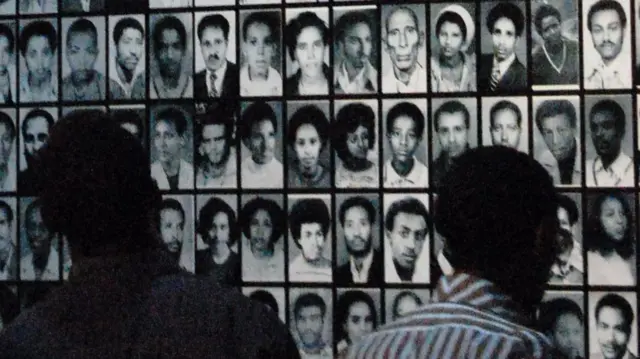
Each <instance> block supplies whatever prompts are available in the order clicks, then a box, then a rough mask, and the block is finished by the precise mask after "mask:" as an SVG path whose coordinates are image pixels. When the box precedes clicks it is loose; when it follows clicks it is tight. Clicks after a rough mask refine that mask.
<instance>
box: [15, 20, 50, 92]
mask: <svg viewBox="0 0 640 359" xmlns="http://www.w3.org/2000/svg"><path fill="white" fill-rule="evenodd" d="M57 27H58V21H57V20H55V19H22V20H21V21H20V37H19V39H18V47H19V50H20V55H21V56H20V61H19V65H20V68H19V72H20V81H19V89H20V90H19V91H20V97H19V99H20V102H21V103H29V102H56V101H58V74H59V70H58V28H57Z"/></svg>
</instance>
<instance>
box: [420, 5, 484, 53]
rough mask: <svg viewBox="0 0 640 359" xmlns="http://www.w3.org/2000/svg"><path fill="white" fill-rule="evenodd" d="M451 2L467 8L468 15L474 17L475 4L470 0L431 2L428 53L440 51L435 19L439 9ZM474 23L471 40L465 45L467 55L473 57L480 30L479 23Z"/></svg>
mask: <svg viewBox="0 0 640 359" xmlns="http://www.w3.org/2000/svg"><path fill="white" fill-rule="evenodd" d="M452 4H456V5H460V6H462V7H463V8H465V10H467V12H469V15H471V18H472V19H474V20H475V19H476V4H475V3H472V2H471V3H470V2H462V1H458V2H454V3H452V2H447V3H433V4H431V5H430V11H431V15H430V18H431V20H430V32H429V34H430V35H429V36H430V40H431V49H430V52H429V54H430V55H434V54H438V53H439V51H440V45H439V44H438V34H437V33H436V21H437V17H438V13H439V12H440V10H442V9H444V8H445V7H447V6H449V5H452ZM475 25H476V33H475V34H474V36H473V40H472V41H471V43H470V44H469V46H468V47H467V51H466V53H467V55H471V56H473V57H475V55H476V46H477V42H478V31H480V29H479V28H478V27H479V26H480V25H479V24H478V23H475Z"/></svg>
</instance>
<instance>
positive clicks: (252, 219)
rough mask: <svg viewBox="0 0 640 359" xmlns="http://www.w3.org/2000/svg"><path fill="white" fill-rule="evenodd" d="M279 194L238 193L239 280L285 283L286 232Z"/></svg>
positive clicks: (284, 213) (281, 197) (281, 200)
mask: <svg viewBox="0 0 640 359" xmlns="http://www.w3.org/2000/svg"><path fill="white" fill-rule="evenodd" d="M283 203H284V198H283V196H282V195H272V194H264V195H259V196H256V195H246V194H243V195H242V197H241V206H242V207H241V208H242V209H241V210H240V214H239V216H238V217H239V223H240V231H241V232H242V244H241V246H242V248H241V252H240V253H241V254H242V280H243V281H244V282H281V283H284V278H285V276H284V261H285V255H284V248H285V245H284V241H285V235H286V232H287V228H286V224H285V223H286V220H285V216H287V215H288V212H287V211H286V210H285V208H284V206H283Z"/></svg>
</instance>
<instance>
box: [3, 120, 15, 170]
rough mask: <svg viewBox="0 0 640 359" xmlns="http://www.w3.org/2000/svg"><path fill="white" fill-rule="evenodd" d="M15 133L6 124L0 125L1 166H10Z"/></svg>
mask: <svg viewBox="0 0 640 359" xmlns="http://www.w3.org/2000/svg"><path fill="white" fill-rule="evenodd" d="M13 140H14V133H12V129H11V128H8V126H7V125H6V124H4V123H0V166H5V165H8V164H9V157H10V156H11V152H12V151H13Z"/></svg>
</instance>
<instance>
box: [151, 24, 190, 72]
mask: <svg viewBox="0 0 640 359" xmlns="http://www.w3.org/2000/svg"><path fill="white" fill-rule="evenodd" d="M165 16H175V17H177V18H178V20H180V21H181V22H182V24H183V25H184V28H185V29H186V30H187V38H186V44H187V46H186V47H185V50H184V57H183V58H182V73H184V74H187V75H189V76H192V75H193V34H192V32H193V31H195V30H196V29H195V28H194V26H193V14H192V13H190V12H178V13H155V14H151V15H149V17H148V27H146V28H145V29H148V30H146V31H147V33H146V34H145V35H146V42H148V43H149V44H148V47H147V48H148V49H149V64H148V67H147V68H148V69H149V71H150V73H149V76H150V77H151V76H156V75H157V74H158V71H159V70H158V60H157V58H156V56H157V55H156V53H155V51H154V50H153V31H154V29H155V27H156V24H157V23H158V21H160V19H162V18H163V17H165Z"/></svg>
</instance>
